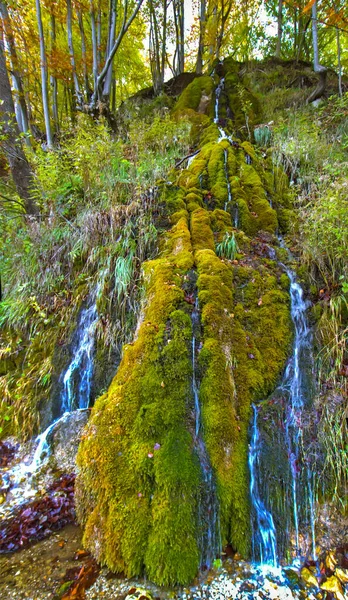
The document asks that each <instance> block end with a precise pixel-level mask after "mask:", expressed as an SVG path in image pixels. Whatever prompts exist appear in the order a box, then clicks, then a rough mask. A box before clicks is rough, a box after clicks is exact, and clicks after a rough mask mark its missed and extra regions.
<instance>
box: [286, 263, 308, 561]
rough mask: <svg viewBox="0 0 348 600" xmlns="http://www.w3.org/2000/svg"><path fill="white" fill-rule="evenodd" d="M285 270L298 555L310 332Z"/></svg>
mask: <svg viewBox="0 0 348 600" xmlns="http://www.w3.org/2000/svg"><path fill="white" fill-rule="evenodd" d="M285 270H286V273H287V275H288V277H289V279H290V297H291V318H292V322H293V324H294V329H295V339H294V346H293V353H292V357H291V360H290V361H289V363H288V366H287V368H286V371H285V375H284V379H283V382H282V386H281V388H282V389H283V390H284V391H285V392H287V395H288V403H287V409H286V418H285V436H286V444H287V448H288V457H289V465H290V474H291V482H292V499H293V517H294V527H295V535H296V549H297V552H298V551H299V504H298V502H299V501H298V493H299V490H298V480H299V473H300V454H301V441H302V434H303V424H302V413H303V408H304V407H305V405H306V402H307V394H306V386H305V381H304V371H303V369H304V365H305V364H306V362H307V359H308V357H309V356H311V347H312V344H311V341H312V340H311V330H310V328H309V326H308V322H307V318H306V310H307V308H308V303H307V302H306V301H305V300H304V298H303V290H302V288H301V286H300V285H299V283H298V282H297V281H296V276H295V274H294V272H293V271H292V270H291V269H288V268H285ZM310 497H312V490H311V492H310ZM311 512H312V511H311ZM313 531H314V528H313Z"/></svg>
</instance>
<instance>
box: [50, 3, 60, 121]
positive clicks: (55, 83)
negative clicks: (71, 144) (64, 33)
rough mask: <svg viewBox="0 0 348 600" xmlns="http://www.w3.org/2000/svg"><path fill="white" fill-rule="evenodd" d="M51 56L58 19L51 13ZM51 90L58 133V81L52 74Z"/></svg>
mask: <svg viewBox="0 0 348 600" xmlns="http://www.w3.org/2000/svg"><path fill="white" fill-rule="evenodd" d="M50 36H51V54H54V52H55V50H56V18H55V16H54V13H53V12H52V13H51V28H50ZM50 82H51V90H52V114H53V121H54V127H55V130H56V132H58V131H59V115H58V81H57V78H56V77H55V76H54V75H52V74H51V76H50Z"/></svg>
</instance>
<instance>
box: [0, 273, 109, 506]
mask: <svg viewBox="0 0 348 600" xmlns="http://www.w3.org/2000/svg"><path fill="white" fill-rule="evenodd" d="M99 292H100V286H99V285H98V286H96V288H95V289H94V291H93V292H92V293H91V294H90V296H89V297H88V299H87V305H86V307H85V308H83V309H82V310H81V312H80V315H79V319H78V322H77V327H76V330H75V332H74V335H73V341H72V345H71V359H70V362H69V364H68V366H67V367H66V369H65V371H64V372H63V374H62V376H61V378H60V380H61V385H62V394H61V403H60V410H59V415H58V417H57V418H56V419H55V420H54V421H53V422H52V423H50V425H49V426H48V427H47V428H46V429H45V430H44V431H43V432H41V433H40V434H39V435H38V436H37V437H36V438H35V439H34V440H33V441H32V442H31V443H30V442H29V443H27V444H25V445H23V451H22V452H21V453H20V455H21V459H20V460H19V461H18V462H15V464H14V465H13V466H12V467H10V468H8V469H7V468H4V469H0V492H1V493H2V494H5V495H4V496H2V498H3V500H2V503H0V516H2V517H4V516H8V515H9V514H10V513H11V512H12V511H13V509H16V508H18V507H19V506H21V505H23V504H25V503H27V502H28V501H30V500H32V499H34V498H35V497H37V496H38V495H40V494H41V493H43V492H44V489H45V476H41V475H40V471H43V470H45V469H46V467H47V465H48V463H49V458H50V453H51V441H52V437H53V436H54V434H55V432H56V431H57V430H58V428H60V427H61V426H63V425H64V424H65V423H69V419H71V418H73V417H74V415H75V414H76V415H78V413H79V412H84V411H86V409H87V408H88V406H89V405H90V401H91V386H92V379H93V371H94V360H93V359H94V356H93V355H94V346H95V330H96V325H97V322H98V318H99V316H98V311H97V306H96V302H97V299H98V295H99ZM38 478H39V479H38ZM39 480H40V481H39Z"/></svg>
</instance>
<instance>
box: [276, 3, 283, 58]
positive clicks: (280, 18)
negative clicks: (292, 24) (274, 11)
mask: <svg viewBox="0 0 348 600" xmlns="http://www.w3.org/2000/svg"><path fill="white" fill-rule="evenodd" d="M282 35H283V0H279V2H278V34H277V47H276V53H275V55H276V57H277V58H280V51H281V46H282Z"/></svg>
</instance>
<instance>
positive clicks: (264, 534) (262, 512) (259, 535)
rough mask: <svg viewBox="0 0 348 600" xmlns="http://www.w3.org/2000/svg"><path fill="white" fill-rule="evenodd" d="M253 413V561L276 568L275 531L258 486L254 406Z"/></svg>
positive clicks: (258, 445) (257, 440)
mask: <svg viewBox="0 0 348 600" xmlns="http://www.w3.org/2000/svg"><path fill="white" fill-rule="evenodd" d="M253 411H254V415H253V425H252V435H251V442H250V447H249V469H250V495H251V501H252V505H253V507H254V510H255V517H256V527H254V528H253V552H254V554H255V559H257V558H259V559H260V562H261V564H262V565H272V566H273V567H276V566H277V564H278V559H277V542H276V539H277V538H276V529H275V525H274V521H273V517H272V514H271V512H270V511H269V510H267V508H266V506H265V504H264V503H263V501H262V499H261V496H260V492H259V486H258V477H259V469H258V462H259V453H260V448H261V447H260V433H259V429H258V426H257V415H258V410H257V407H256V406H255V405H254V404H253ZM256 555H257V556H256Z"/></svg>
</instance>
